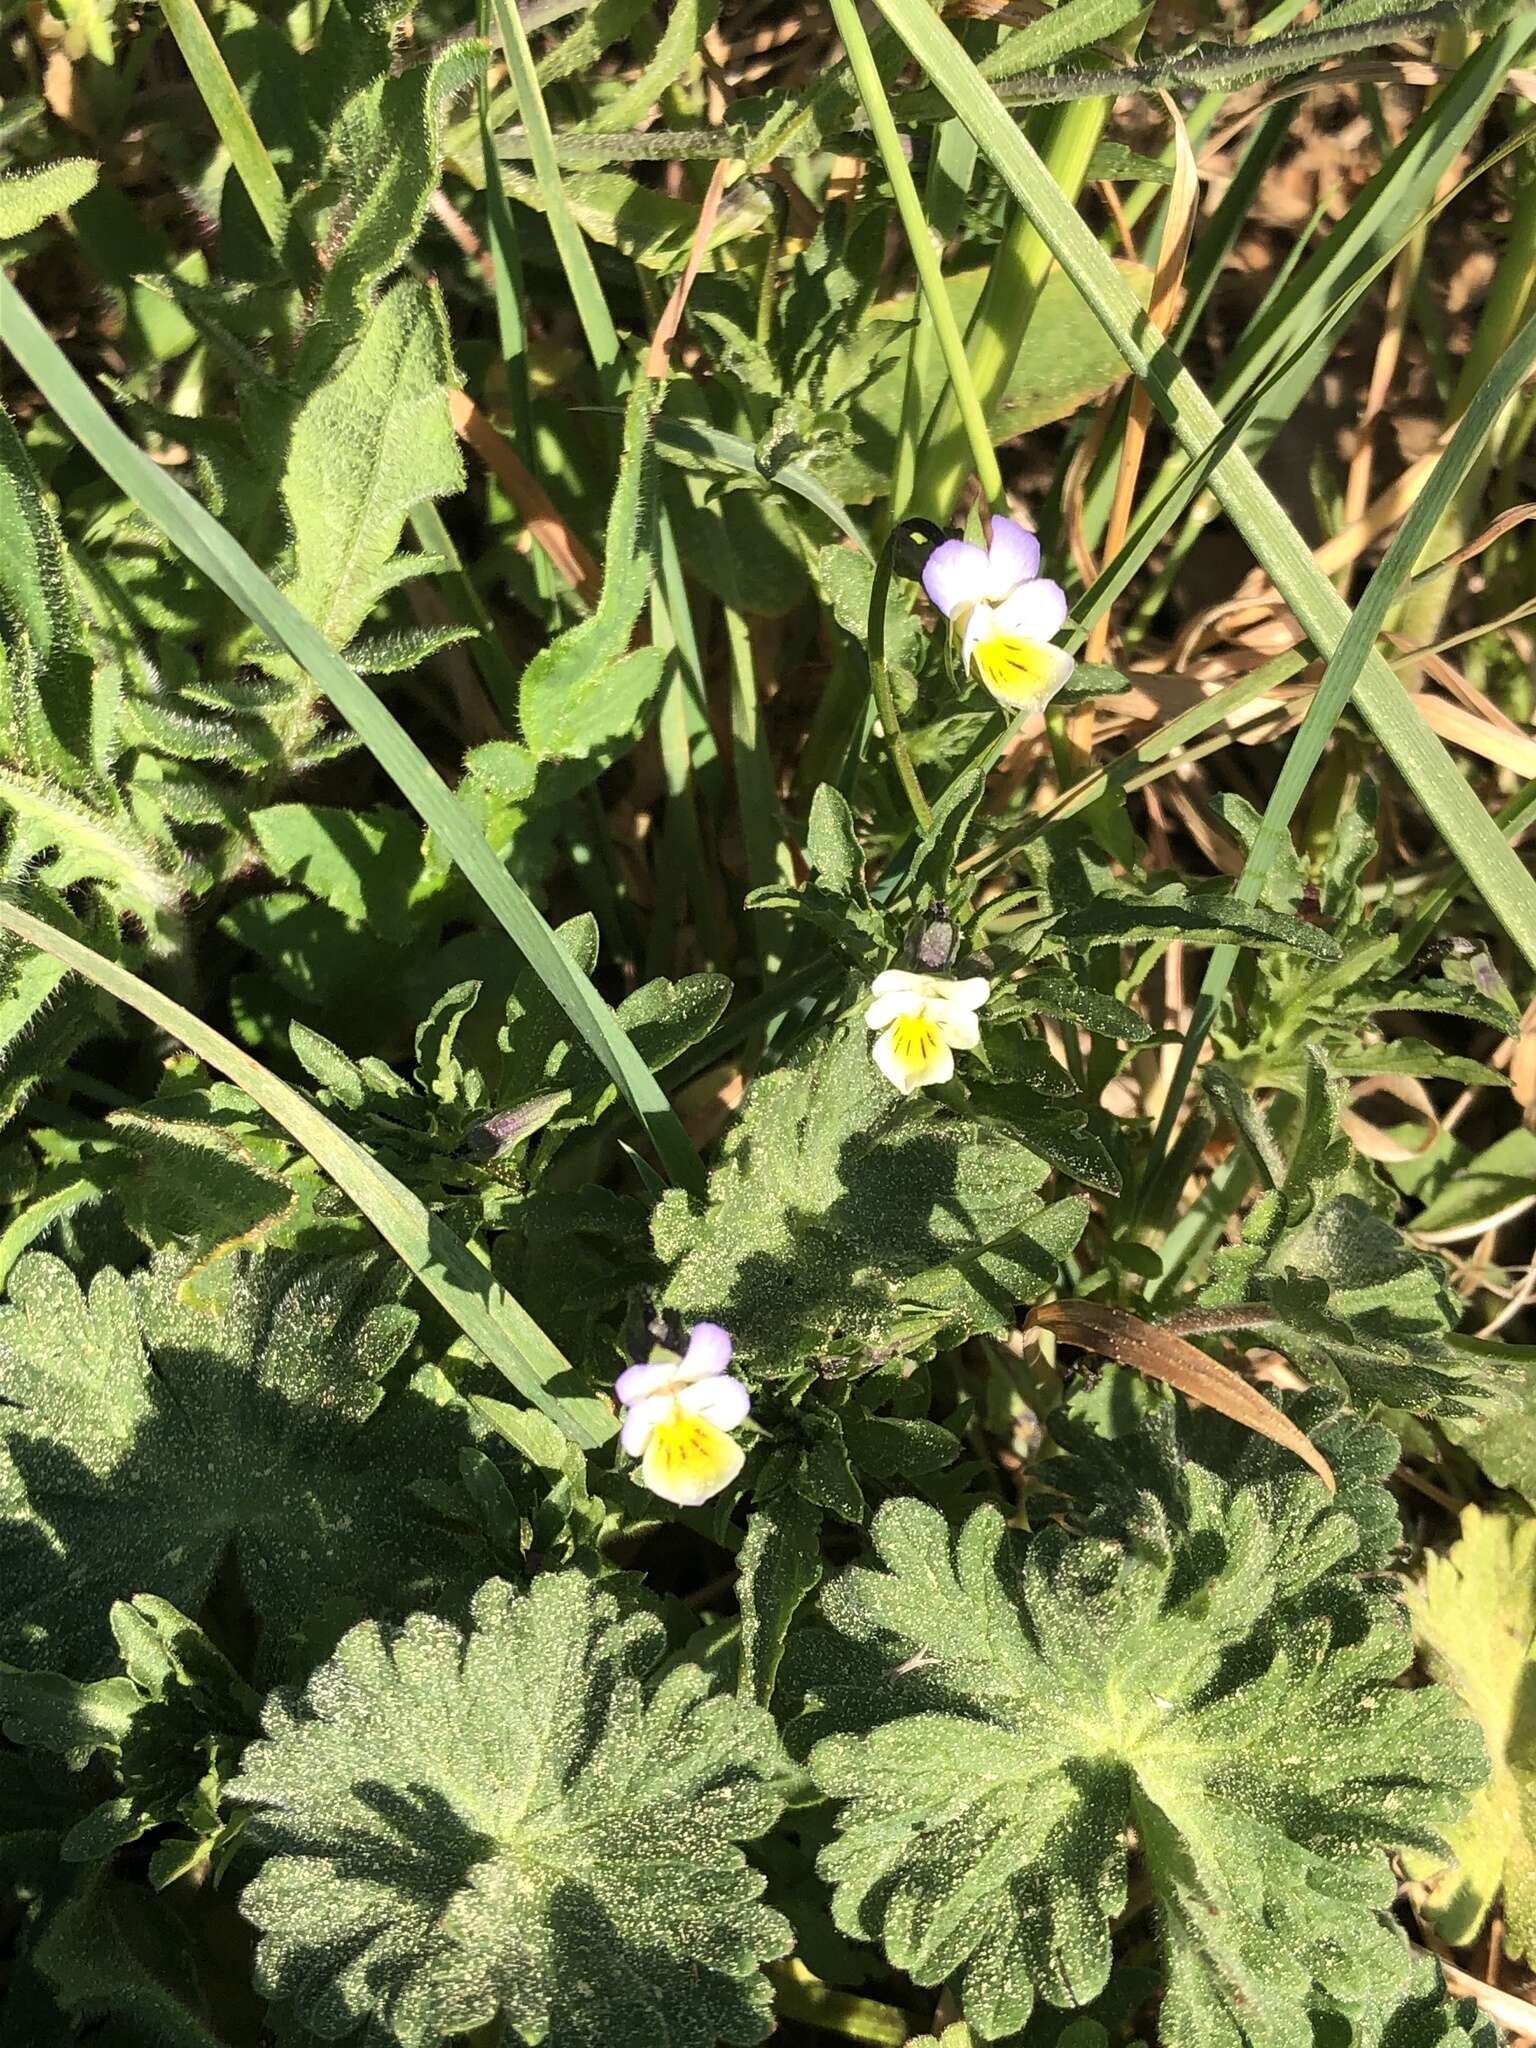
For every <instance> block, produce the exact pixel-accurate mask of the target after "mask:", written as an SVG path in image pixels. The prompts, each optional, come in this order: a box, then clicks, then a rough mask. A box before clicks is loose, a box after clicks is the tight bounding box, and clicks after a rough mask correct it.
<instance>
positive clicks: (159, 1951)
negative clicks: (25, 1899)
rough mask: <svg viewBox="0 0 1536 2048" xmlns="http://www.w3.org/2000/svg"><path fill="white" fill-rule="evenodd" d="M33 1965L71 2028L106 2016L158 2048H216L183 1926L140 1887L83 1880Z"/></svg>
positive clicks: (107, 1879)
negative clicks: (162, 2047)
mask: <svg viewBox="0 0 1536 2048" xmlns="http://www.w3.org/2000/svg"><path fill="white" fill-rule="evenodd" d="M35 1960H36V1964H37V1967H38V1969H39V1970H41V1971H42V1973H43V1975H44V1976H45V1977H46V1978H47V1980H48V1982H49V1983H50V1984H51V1985H52V1987H53V1990H54V1993H55V1995H56V1997H57V1999H58V2002H59V2006H60V2008H61V2009H62V2010H63V2011H64V2012H65V2013H68V2014H69V2015H71V2017H72V2018H73V2019H74V2020H75V2021H76V2022H77V2023H78V2022H81V2021H90V2020H96V2021H99V2020H101V2019H102V2018H104V2017H105V2018H109V2019H115V2020H117V2021H120V2022H122V2023H123V2024H124V2025H125V2026H127V2027H129V2028H131V2029H132V2037H133V2038H135V2039H138V2040H148V2041H153V2042H156V2043H163V2044H165V2048H223V2044H222V2042H221V2040H220V2036H219V2034H218V2033H216V2032H215V2031H214V2026H213V2018H212V2014H211V2013H210V2011H209V2007H208V2002H207V1997H206V1994H205V1992H204V1990H203V1987H202V1984H201V1982H200V1979H199V1973H198V1965H197V1959H196V1956H195V1954H194V1950H193V1947H192V1942H191V1939H190V1937H189V1935H188V1931H187V1928H186V1926H185V1924H184V1922H183V1921H182V1920H181V1919H180V1917H179V1916H178V1915H177V1914H176V1912H175V1911H174V1910H173V1909H172V1908H171V1907H170V1906H169V1905H167V1904H166V1903H165V1902H164V1901H163V1900H161V1899H159V1898H157V1897H156V1896H155V1894H154V1893H153V1892H151V1891H148V1890H146V1889H145V1888H144V1887H143V1886H142V1885H135V1884H129V1883H126V1882H124V1881H123V1880H122V1879H119V1878H113V1877H108V1876H106V1875H105V1874H103V1875H99V1876H97V1875H93V1876H91V1877H90V1878H88V1879H87V1880H86V1881H85V1883H83V1884H82V1885H81V1886H80V1887H79V1889H78V1890H77V1891H75V1892H74V1893H73V1894H72V1895H71V1897H70V1898H69V1899H68V1900H67V1901H66V1902H65V1904H64V1905H63V1906H61V1907H60V1909H59V1910H58V1911H57V1912H56V1913H54V1914H53V1915H52V1917H51V1918H50V1920H49V1922H48V1925H47V1927H46V1928H45V1930H44V1932H43V1935H42V1938H41V1940H40V1941H39V1943H38V1945H37V1950H36V1957H35Z"/></svg>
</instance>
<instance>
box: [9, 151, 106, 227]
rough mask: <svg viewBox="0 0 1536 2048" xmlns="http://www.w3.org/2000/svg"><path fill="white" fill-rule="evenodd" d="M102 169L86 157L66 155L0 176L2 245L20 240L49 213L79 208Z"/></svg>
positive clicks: (40, 223)
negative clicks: (72, 207) (49, 162)
mask: <svg viewBox="0 0 1536 2048" xmlns="http://www.w3.org/2000/svg"><path fill="white" fill-rule="evenodd" d="M100 168H101V167H100V165H99V164H95V163H93V162H92V161H91V159H90V158H89V157H87V156H66V157H60V158H59V160H58V161H57V162H56V163H51V164H39V165H38V166H37V168H36V169H35V170H30V171H6V172H4V173H0V242H16V241H19V240H20V239H21V237H22V236H23V235H30V234H31V232H32V230H33V229H34V228H35V227H40V226H41V225H42V223H43V222H44V221H45V220H47V219H48V217H49V215H50V214H54V213H64V212H66V211H67V210H68V209H69V208H70V207H71V206H74V205H76V204H77V203H78V202H79V201H80V200H82V199H83V198H84V197H85V195H86V193H87V192H89V191H90V189H91V187H92V186H93V185H94V184H95V183H96V179H97V177H98V175H99V174H100Z"/></svg>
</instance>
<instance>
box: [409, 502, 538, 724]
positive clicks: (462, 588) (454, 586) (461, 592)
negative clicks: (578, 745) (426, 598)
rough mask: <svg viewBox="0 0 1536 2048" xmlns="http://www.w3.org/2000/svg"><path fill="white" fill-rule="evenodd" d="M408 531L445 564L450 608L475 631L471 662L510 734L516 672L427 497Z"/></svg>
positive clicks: (514, 710) (514, 718) (514, 720)
mask: <svg viewBox="0 0 1536 2048" xmlns="http://www.w3.org/2000/svg"><path fill="white" fill-rule="evenodd" d="M411 530H412V532H413V533H414V534H415V535H416V539H417V541H418V542H419V543H420V545H421V548H422V551H423V552H424V553H425V554H429V555H439V556H441V557H442V559H443V561H444V562H446V563H447V565H448V575H447V579H446V580H447V587H448V591H449V593H450V602H451V604H452V607H453V609H454V611H455V612H456V613H457V615H458V619H459V623H460V624H461V625H464V626H473V627H474V629H475V637H474V638H473V640H471V641H470V643H469V652H470V656H471V659H472V660H473V661H474V664H475V667H476V668H477V669H478V670H479V671H480V680H481V681H482V682H483V683H484V684H485V687H486V690H487V691H488V693H489V695H490V699H491V702H492V703H493V704H494V705H495V707H496V710H497V713H498V715H499V716H500V718H501V720H502V722H503V724H504V725H506V727H507V728H508V730H509V731H515V730H516V729H517V682H518V678H517V672H516V670H515V669H514V668H513V666H512V664H511V662H510V661H509V660H508V659H507V655H506V650H505V649H504V648H503V646H502V644H501V641H500V640H499V639H498V637H497V633H496V622H495V620H494V619H492V617H491V615H490V613H489V612H488V611H487V610H486V608H485V606H484V604H482V602H481V600H480V593H479V591H478V590H476V588H475V586H474V584H473V582H472V581H471V580H470V575H469V571H468V570H467V569H466V568H465V567H464V564H463V561H462V560H461V559H460V556H459V551H458V549H457V548H456V547H455V546H454V544H453V535H452V534H451V533H450V532H449V531H448V529H447V527H446V526H445V525H444V524H443V515H442V513H441V512H439V511H438V509H437V506H436V505H435V504H434V503H433V501H432V500H431V499H430V498H424V499H423V500H422V502H421V503H420V504H419V505H418V506H417V507H416V508H415V510H414V511H413V512H412V514H411ZM534 553H535V557H536V559H537V560H540V561H542V560H543V557H542V555H540V554H539V553H538V550H537V549H535V550H534Z"/></svg>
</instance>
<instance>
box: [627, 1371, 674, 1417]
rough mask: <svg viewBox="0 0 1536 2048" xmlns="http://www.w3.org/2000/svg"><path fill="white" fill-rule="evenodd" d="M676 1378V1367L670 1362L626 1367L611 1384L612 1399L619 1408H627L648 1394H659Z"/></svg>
mask: <svg viewBox="0 0 1536 2048" xmlns="http://www.w3.org/2000/svg"><path fill="white" fill-rule="evenodd" d="M676 1378H677V1367H676V1366H675V1365H673V1364H672V1363H670V1362H666V1363H663V1364H659V1365H630V1366H626V1367H625V1369H624V1371H623V1372H621V1373H620V1374H619V1376H618V1378H617V1379H616V1380H615V1381H614V1383H613V1392H614V1398H615V1399H616V1400H617V1401H618V1404H619V1406H620V1407H621V1408H628V1407H629V1406H630V1405H631V1404H632V1403H633V1402H635V1401H643V1400H645V1398H646V1396H647V1395H648V1394H656V1393H659V1392H660V1391H661V1389H662V1388H663V1387H665V1386H667V1385H669V1384H670V1383H671V1382H672V1381H673V1380H675V1379H676Z"/></svg>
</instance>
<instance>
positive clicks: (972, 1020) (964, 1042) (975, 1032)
mask: <svg viewBox="0 0 1536 2048" xmlns="http://www.w3.org/2000/svg"><path fill="white" fill-rule="evenodd" d="M928 1014H929V1016H930V1017H931V1018H932V1019H933V1021H934V1023H935V1024H937V1025H938V1027H939V1031H940V1033H941V1034H942V1036H943V1039H944V1043H945V1044H946V1045H952V1046H954V1047H955V1048H956V1050H957V1051H959V1052H969V1051H970V1050H971V1048H972V1047H973V1046H977V1045H979V1044H980V1043H981V1026H980V1025H979V1024H978V1023H977V1021H976V1012H975V1011H974V1010H962V1009H961V1007H960V1005H959V1004H958V1003H930V1004H929V1005H928Z"/></svg>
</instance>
